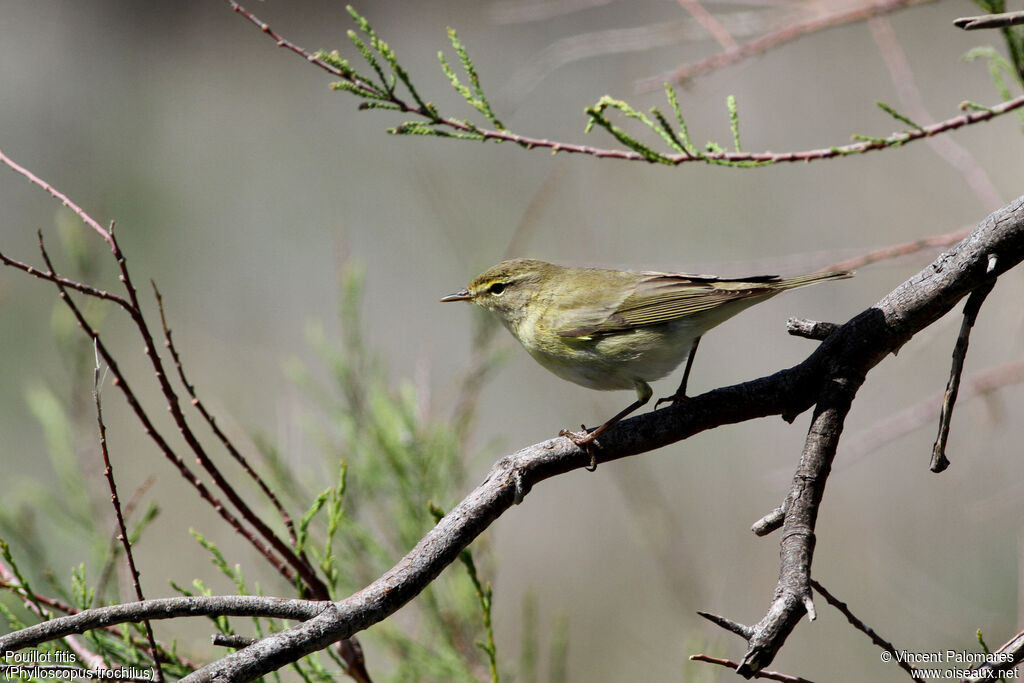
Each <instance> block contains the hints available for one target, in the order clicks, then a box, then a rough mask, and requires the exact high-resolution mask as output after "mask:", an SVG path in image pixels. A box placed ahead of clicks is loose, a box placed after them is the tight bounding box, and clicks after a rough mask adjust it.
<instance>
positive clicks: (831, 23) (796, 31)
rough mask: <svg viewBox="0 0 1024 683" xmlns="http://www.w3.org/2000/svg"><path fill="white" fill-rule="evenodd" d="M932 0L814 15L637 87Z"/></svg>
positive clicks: (899, 0)
mask: <svg viewBox="0 0 1024 683" xmlns="http://www.w3.org/2000/svg"><path fill="white" fill-rule="evenodd" d="M930 1H931V0H881V1H880V2H873V3H871V4H867V5H858V6H857V7H854V8H853V9H848V10H842V11H840V12H833V13H832V14H826V15H824V16H820V17H813V18H811V19H808V20H806V21H802V22H799V23H796V24H793V25H792V26H788V27H786V28H784V29H782V30H780V31H776V32H774V33H769V34H768V35H764V36H761V37H760V38H755V39H754V40H751V41H749V42H746V43H743V44H742V45H740V46H738V47H736V48H733V49H731V50H726V51H725V52H719V53H718V54H714V55H711V56H710V57H707V58H705V59H702V60H700V61H699V62H694V63H692V64H686V65H684V66H681V67H679V68H678V69H673V70H671V71H666V72H664V73H660V74H658V75H657V76H652V77H650V78H645V79H643V80H641V81H639V82H638V83H637V89H638V90H641V91H649V90H658V89H659V88H661V87H663V86H664V84H665V83H685V82H686V81H689V80H692V79H694V78H697V77H699V76H704V75H706V74H709V73H711V72H712V71H715V70H717V69H721V68H723V67H726V66H732V65H733V64H736V63H738V62H741V61H743V60H744V59H748V58H750V57H753V56H755V55H759V54H762V53H764V52H767V51H768V50H771V49H772V48H776V47H778V46H780V45H783V44H785V43H789V42H792V41H794V40H796V39H797V38H802V37H803V36H805V35H808V34H810V33H816V32H818V31H822V30H824V29H827V28H833V27H835V26H841V25H843V24H849V23H851V22H854V21H864V20H865V19H868V18H870V17H875V16H878V15H881V14H888V13H889V12H893V11H895V10H898V9H903V8H905V7H910V6H911V5H916V4H920V3H922V2H930Z"/></svg>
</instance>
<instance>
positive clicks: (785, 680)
mask: <svg viewBox="0 0 1024 683" xmlns="http://www.w3.org/2000/svg"><path fill="white" fill-rule="evenodd" d="M690 661H693V662H707V663H708V664H718V665H719V666H724V667H728V668H730V669H736V667H738V666H739V662H734V661H732V660H731V659H722V658H720V657H712V656H710V655H705V654H699V655H690ZM753 678H760V679H763V680H766V681H782V683H814V681H811V680H809V679H807V678H801V677H800V676H790V675H789V674H783V673H779V672H777V671H758V672H757V673H755V674H754V675H753Z"/></svg>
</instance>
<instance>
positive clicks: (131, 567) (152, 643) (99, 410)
mask: <svg viewBox="0 0 1024 683" xmlns="http://www.w3.org/2000/svg"><path fill="white" fill-rule="evenodd" d="M51 270H52V267H51ZM96 356H97V357H96V367H95V369H94V370H93V376H92V381H93V392H92V398H93V401H94V402H95V404H96V425H97V429H98V430H99V437H100V453H101V454H102V456H103V476H104V477H105V478H106V480H107V486H109V487H110V504H111V505H112V506H113V507H114V516H115V517H116V519H117V528H118V530H119V532H120V533H119V539H120V540H121V547H123V548H124V556H125V559H126V560H127V561H128V571H129V572H131V576H132V587H133V588H134V589H135V597H137V598H138V599H139V601H140V602H141V601H143V600H145V599H146V596H145V595H143V593H142V584H141V583H140V582H139V570H138V567H136V566H135V555H134V554H133V553H132V543H131V540H130V539H129V538H128V529H127V528H126V527H125V524H124V515H122V514H121V499H120V498H119V497H118V495H117V482H116V481H115V480H114V468H113V466H112V465H111V464H110V450H109V449H108V448H107V425H106V424H105V423H104V422H103V401H102V399H101V398H100V381H101V377H100V369H101V367H100V362H99V354H98V353H97V354H96ZM142 626H143V628H144V629H145V631H146V640H147V641H148V642H149V648H150V650H151V651H152V652H153V666H154V668H155V671H156V680H157V681H158V682H159V683H163V680H164V671H163V668H162V667H161V666H160V658H159V657H158V656H157V652H158V650H157V647H156V637H155V636H154V635H153V625H152V624H151V623H150V622H149V620H148V619H146V620H144V621H143V622H142Z"/></svg>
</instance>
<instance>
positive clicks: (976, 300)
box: [928, 280, 995, 473]
mask: <svg viewBox="0 0 1024 683" xmlns="http://www.w3.org/2000/svg"><path fill="white" fill-rule="evenodd" d="M994 286H995V280H990V281H989V282H986V283H985V284H983V285H982V286H980V287H978V288H977V289H975V290H974V291H973V292H971V295H970V296H969V297H968V298H967V303H966V304H964V317H963V322H962V323H961V324H960V334H959V335H958V336H957V338H956V345H955V346H954V347H953V367H952V368H950V371H949V382H948V383H947V384H946V394H945V396H944V397H943V399H942V412H941V413H940V415H939V435H938V436H937V437H936V439H935V445H934V446H932V458H931V464H930V465H929V466H928V469H930V470H931V471H932V472H936V473H937V472H942V471H943V470H945V469H946V468H947V467H949V459H948V458H947V457H946V441H947V439H948V438H949V422H950V420H951V419H952V418H953V406H954V405H955V404H956V395H957V392H958V391H960V375H961V373H963V370H964V361H965V360H966V359H967V346H968V344H970V341H971V328H972V327H974V322H975V321H976V320H977V319H978V312H979V311H980V310H981V304H982V303H984V301H985V297H987V296H988V293H989V292H991V291H992V288H993V287H994Z"/></svg>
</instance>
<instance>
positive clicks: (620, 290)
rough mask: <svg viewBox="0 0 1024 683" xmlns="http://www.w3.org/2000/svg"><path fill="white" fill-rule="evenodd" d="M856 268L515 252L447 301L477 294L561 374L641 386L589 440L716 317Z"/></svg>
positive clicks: (600, 383) (588, 383)
mask: <svg viewBox="0 0 1024 683" xmlns="http://www.w3.org/2000/svg"><path fill="white" fill-rule="evenodd" d="M850 275H851V274H850V273H847V272H833V273H813V274H811V275H803V276H800V277H794V278H788V279H781V278H779V277H777V276H774V275H761V276H754V277H749V278H738V279H724V278H717V277H712V276H704V275H687V274H682V273H657V272H632V271H622V270H609V269H603V268H568V267H564V266H557V265H553V264H550V263H545V262H543V261H537V260H533V259H514V260H511V261H504V262H502V263H499V264H498V265H496V266H494V267H492V268H490V269H488V270H487V271H486V272H484V273H482V274H481V275H480V276H478V277H477V278H476V279H474V280H473V281H472V282H471V283H470V284H469V286H468V287H467V288H466V289H465V290H462V291H460V292H457V293H455V294H452V295H450V296H447V297H444V298H443V299H442V301H472V302H473V303H475V304H477V305H479V306H482V307H483V308H486V309H488V310H490V311H492V312H494V313H495V314H497V316H498V317H499V319H500V320H501V321H502V323H504V325H505V327H507V328H508V330H509V332H511V333H512V335H513V336H514V337H515V338H516V339H518V340H519V341H520V343H522V345H523V347H525V348H526V350H527V351H528V352H529V353H530V355H531V356H533V358H534V359H535V360H536V361H537V362H538V363H540V364H541V365H543V366H544V367H545V368H547V369H548V370H550V371H551V372H553V373H555V374H556V375H558V376H559V377H561V378H563V379H566V380H569V381H570V382H575V383H576V384H580V385H583V386H585V387H589V388H591V389H602V390H609V389H635V390H636V392H637V402H636V403H635V404H634V405H632V406H630V407H629V408H627V409H626V410H625V411H623V412H622V413H620V414H619V415H618V416H616V417H615V418H612V420H610V421H609V422H607V423H605V424H604V425H602V427H600V428H598V430H596V431H595V432H593V433H592V435H591V436H590V437H589V438H588V439H587V440H588V441H589V440H592V439H593V437H594V436H596V435H597V434H599V433H600V432H602V431H604V429H607V428H608V427H610V426H611V424H614V422H615V421H617V420H618V419H621V417H623V416H624V415H625V414H628V413H629V412H631V411H632V410H635V409H636V408H638V407H639V406H640V405H643V404H644V403H646V402H647V401H648V400H649V399H650V397H651V393H652V392H651V388H650V386H649V385H648V382H652V381H654V380H657V379H661V378H662V377H664V376H666V375H667V374H669V373H670V372H672V370H674V369H675V368H676V367H677V366H678V365H679V364H680V363H681V362H682V361H683V360H684V359H685V358H686V357H687V355H688V354H690V351H691V349H692V348H694V343H695V342H696V341H697V340H699V339H700V337H701V335H703V334H704V333H705V332H707V331H708V330H710V329H711V328H712V327H715V326H716V325H718V324H719V323H722V322H724V321H725V320H727V319H729V318H731V317H732V316H734V315H736V314H737V313H739V312H740V311H742V310H743V309H745V308H747V307H748V306H752V305H754V304H756V303H759V302H761V301H765V300H766V299H768V298H770V297H772V296H774V295H775V294H778V293H779V292H782V291H784V290H787V289H793V288H795V287H803V286H804V285H809V284H813V283H815V282H821V281H824V280H835V279H839V278H845V277H850ZM684 384H685V379H684ZM682 389H684V387H680V390H681V391H680V392H677V396H676V397H675V398H679V397H680V394H681V393H682Z"/></svg>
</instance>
